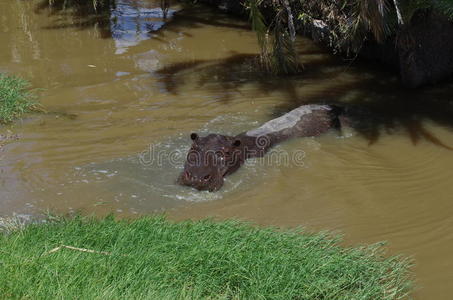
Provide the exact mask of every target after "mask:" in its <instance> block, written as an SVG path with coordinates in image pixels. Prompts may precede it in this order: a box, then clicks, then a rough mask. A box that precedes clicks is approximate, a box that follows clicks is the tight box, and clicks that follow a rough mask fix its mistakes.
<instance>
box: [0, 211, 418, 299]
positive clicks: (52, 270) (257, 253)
mask: <svg viewBox="0 0 453 300" xmlns="http://www.w3.org/2000/svg"><path fill="white" fill-rule="evenodd" d="M338 243H339V239H338V238H335V237H331V236H330V235H329V234H326V233H317V234H310V233H306V232H304V231H301V230H290V231H281V230H277V229H275V228H256V227H253V226H250V225H248V224H244V223H241V222H237V221H226V222H213V221H211V220H203V221H196V222H193V221H186V222H181V223H172V222H170V221H168V220H167V219H165V218H164V217H145V218H140V219H137V220H133V221H127V220H115V219H114V218H113V217H107V218H105V219H101V220H98V219H94V218H84V217H75V218H70V219H64V218H63V219H59V220H57V221H51V222H46V223H44V224H29V225H27V226H25V227H24V228H21V229H18V230H16V231H13V232H10V233H8V234H0V298H2V299H6V298H7V299H10V298H16V299H284V300H287V299H400V298H403V297H405V296H406V295H407V293H408V291H409V290H410V286H411V282H410V273H409V271H408V268H409V265H410V264H409V263H408V261H407V260H405V259H402V258H401V257H386V256H384V255H383V252H382V250H381V246H378V245H373V246H367V247H356V248H343V247H341V246H339V244H338ZM67 246H69V247H67ZM57 247H58V248H57ZM55 248H57V249H55ZM52 249H53V251H51V250H52ZM85 250H87V251H85Z"/></svg>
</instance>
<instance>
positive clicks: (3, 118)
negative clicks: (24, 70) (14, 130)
mask: <svg viewBox="0 0 453 300" xmlns="http://www.w3.org/2000/svg"><path fill="white" fill-rule="evenodd" d="M28 88H29V83H28V82H27V81H26V80H23V79H21V78H18V77H14V76H8V75H5V74H0V123H10V122H11V121H13V120H14V119H17V118H19V117H20V116H21V115H22V114H24V113H27V112H30V111H32V110H35V109H36V107H37V105H36V103H35V102H34V101H33V100H34V96H33V95H32V94H31V93H30V92H29V91H28Z"/></svg>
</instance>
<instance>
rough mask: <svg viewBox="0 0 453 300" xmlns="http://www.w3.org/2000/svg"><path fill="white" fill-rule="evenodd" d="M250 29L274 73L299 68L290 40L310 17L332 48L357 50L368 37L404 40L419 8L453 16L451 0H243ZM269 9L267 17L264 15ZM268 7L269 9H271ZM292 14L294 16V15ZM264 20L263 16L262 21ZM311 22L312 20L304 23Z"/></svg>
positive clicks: (345, 50)
mask: <svg viewBox="0 0 453 300" xmlns="http://www.w3.org/2000/svg"><path fill="white" fill-rule="evenodd" d="M246 2H247V3H248V5H247V6H248V9H249V13H250V19H251V23H252V28H253V30H255V31H256V33H257V36H258V41H259V44H260V46H261V61H262V63H263V65H264V67H265V69H266V70H267V71H271V72H272V73H278V74H289V73H294V72H296V71H297V70H298V68H299V64H298V62H297V55H296V54H295V51H294V50H293V49H294V45H293V43H294V41H295V31H296V29H299V30H300V29H303V28H305V27H307V24H310V23H312V22H313V21H314V20H317V21H322V24H323V26H325V28H326V29H327V30H328V31H329V32H330V34H329V36H328V38H327V39H328V42H329V44H330V47H331V48H333V49H334V50H335V51H338V52H343V53H345V54H347V55H355V54H356V53H358V52H359V51H360V49H361V48H362V46H363V43H364V42H365V41H367V40H373V39H374V40H375V41H377V42H383V41H384V40H386V39H387V38H389V37H396V39H395V40H396V41H401V43H403V44H404V43H406V39H404V38H400V39H399V35H400V34H403V35H406V34H408V33H407V30H406V28H407V25H408V24H410V23H411V20H412V18H413V17H414V16H415V15H416V14H417V13H419V12H423V11H436V12H438V13H441V14H444V15H446V16H448V17H450V18H453V0H344V1H337V0H293V1H290V0H246ZM264 12H266V16H269V15H272V16H273V18H272V19H271V20H265V18H264V17H263V15H264ZM270 12H272V13H270ZM293 15H294V16H293ZM266 21H267V22H266ZM308 27H310V26H308Z"/></svg>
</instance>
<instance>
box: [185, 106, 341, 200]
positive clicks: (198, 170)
mask: <svg viewBox="0 0 453 300" xmlns="http://www.w3.org/2000/svg"><path fill="white" fill-rule="evenodd" d="M340 114H341V108H339V107H337V106H333V105H316V104H308V105H302V106H300V107H298V108H296V109H294V110H292V111H290V112H288V113H287V114H285V115H283V116H281V117H279V118H276V119H273V120H271V121H269V122H266V123H264V124H263V125H262V126H261V127H259V128H256V129H253V130H250V131H247V132H243V133H240V134H238V135H236V136H227V135H221V134H209V135H207V136H204V137H201V136H199V135H198V134H197V133H192V134H191V135H190V138H191V140H192V146H191V148H190V150H189V151H188V153H187V158H186V162H185V164H184V170H183V171H182V173H181V175H180V176H179V177H178V180H177V182H178V183H179V184H181V185H185V186H190V187H193V188H195V189H197V190H207V191H210V192H214V191H217V190H219V189H220V188H221V187H222V186H223V182H224V178H225V177H226V176H228V175H230V174H232V173H233V172H235V171H236V170H237V169H239V168H240V167H241V165H243V164H244V162H245V160H246V159H248V158H252V157H262V156H263V155H265V154H266V152H267V151H268V150H269V149H270V148H271V147H272V146H274V145H276V144H278V143H281V142H283V141H285V140H287V139H290V138H293V137H311V136H318V135H321V134H323V133H325V132H327V131H328V130H329V129H331V128H338V127H339V124H340V123H341V122H340V121H341V119H339V116H340Z"/></svg>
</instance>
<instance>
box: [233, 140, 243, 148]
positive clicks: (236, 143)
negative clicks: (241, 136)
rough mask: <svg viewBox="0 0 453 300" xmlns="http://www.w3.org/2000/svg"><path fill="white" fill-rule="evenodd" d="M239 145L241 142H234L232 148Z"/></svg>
mask: <svg viewBox="0 0 453 300" xmlns="http://www.w3.org/2000/svg"><path fill="white" fill-rule="evenodd" d="M240 145H241V140H235V141H234V142H233V146H234V147H239V146H240Z"/></svg>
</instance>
